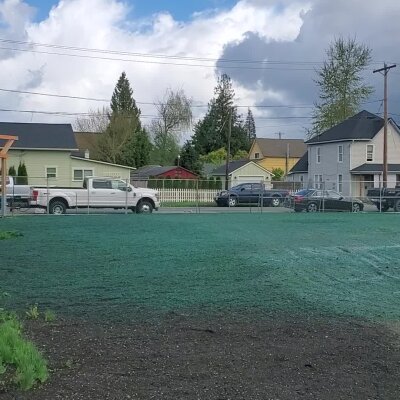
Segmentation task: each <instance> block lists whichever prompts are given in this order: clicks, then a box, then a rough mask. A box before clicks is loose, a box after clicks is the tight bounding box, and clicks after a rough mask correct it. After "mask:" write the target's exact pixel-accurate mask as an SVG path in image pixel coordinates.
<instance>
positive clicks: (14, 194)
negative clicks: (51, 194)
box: [0, 176, 31, 207]
mask: <svg viewBox="0 0 400 400" xmlns="http://www.w3.org/2000/svg"><path fill="white" fill-rule="evenodd" d="M6 187H7V191H6V196H7V205H8V206H10V207H29V199H30V196H31V187H30V186H29V185H18V184H16V183H15V181H14V178H13V177H12V176H7V178H6ZM1 197H2V196H1V176H0V202H1Z"/></svg>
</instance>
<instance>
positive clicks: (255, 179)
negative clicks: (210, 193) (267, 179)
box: [232, 175, 264, 185]
mask: <svg viewBox="0 0 400 400" xmlns="http://www.w3.org/2000/svg"><path fill="white" fill-rule="evenodd" d="M260 182H264V177H263V176H248V175H238V177H237V179H234V182H232V184H233V185H240V184H241V183H260Z"/></svg>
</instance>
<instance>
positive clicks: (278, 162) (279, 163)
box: [253, 157, 300, 173]
mask: <svg viewBox="0 0 400 400" xmlns="http://www.w3.org/2000/svg"><path fill="white" fill-rule="evenodd" d="M299 159H300V158H293V157H289V158H288V171H286V158H282V157H266V158H263V159H262V160H259V161H257V160H253V161H256V162H257V164H259V165H261V166H262V167H263V168H265V169H268V170H269V171H272V170H273V169H274V168H281V169H282V170H283V171H285V173H287V172H289V171H290V170H291V169H292V168H293V167H294V165H295V164H296V163H297V161H299Z"/></svg>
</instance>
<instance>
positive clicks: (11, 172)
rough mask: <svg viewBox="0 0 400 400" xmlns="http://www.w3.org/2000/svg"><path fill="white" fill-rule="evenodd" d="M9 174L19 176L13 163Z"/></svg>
mask: <svg viewBox="0 0 400 400" xmlns="http://www.w3.org/2000/svg"><path fill="white" fill-rule="evenodd" d="M8 176H12V177H15V176H17V171H16V170H15V167H14V166H13V165H12V166H11V167H10V168H9V169H8Z"/></svg>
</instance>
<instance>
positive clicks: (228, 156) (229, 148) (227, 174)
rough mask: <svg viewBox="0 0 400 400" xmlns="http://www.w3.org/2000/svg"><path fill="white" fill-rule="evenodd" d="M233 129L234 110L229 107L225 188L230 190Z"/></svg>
mask: <svg viewBox="0 0 400 400" xmlns="http://www.w3.org/2000/svg"><path fill="white" fill-rule="evenodd" d="M231 131H232V110H231V108H230V109H229V113H228V142H227V146H226V147H227V150H226V164H225V190H228V180H229V158H230V154H231Z"/></svg>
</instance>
